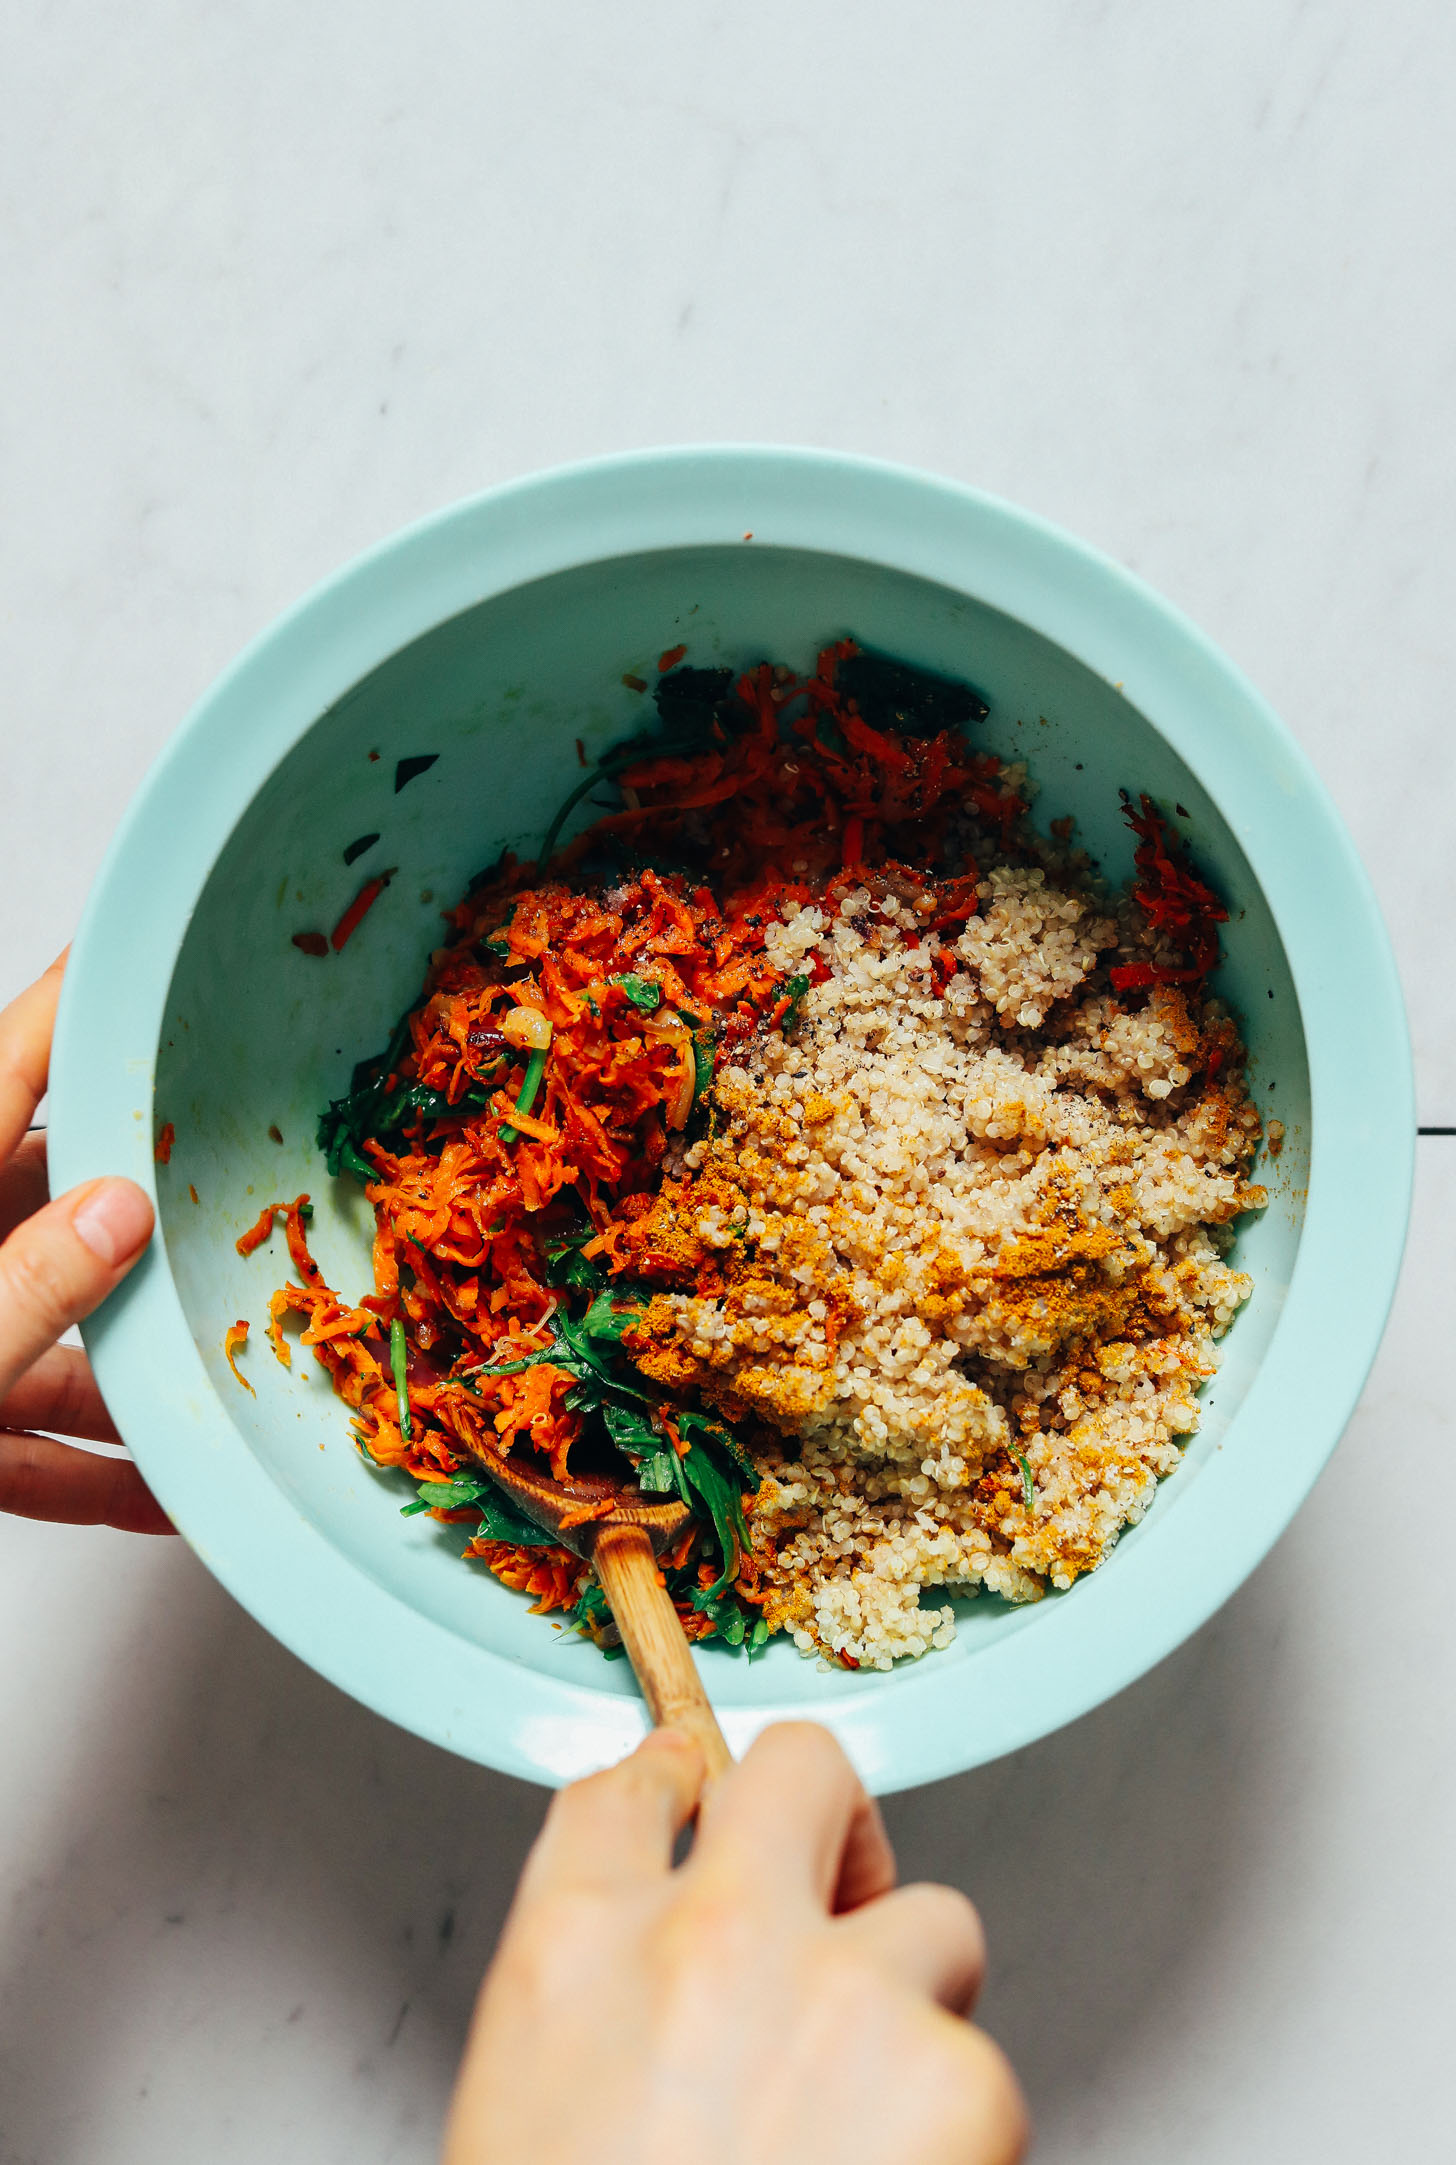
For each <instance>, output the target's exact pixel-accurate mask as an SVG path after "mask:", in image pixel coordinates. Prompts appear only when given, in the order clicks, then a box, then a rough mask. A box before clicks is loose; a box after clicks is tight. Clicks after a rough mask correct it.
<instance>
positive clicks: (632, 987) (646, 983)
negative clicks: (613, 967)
mask: <svg viewBox="0 0 1456 2165" xmlns="http://www.w3.org/2000/svg"><path fill="white" fill-rule="evenodd" d="M607 982H608V983H609V984H612V985H616V986H618V987H619V988H620V989H621V990H622V991H623V992H625V993H626V995H627V998H628V999H629V1000H630V1001H631V1002H632V1005H633V1006H634V1007H640V1008H641V1009H642V1012H643V1013H644V1015H650V1014H652V1013H653V1012H654V1010H655V1009H657V1008H659V1007H661V1005H662V987H661V985H659V984H658V982H657V979H656V978H655V977H636V976H634V975H633V974H632V972H631V971H628V973H627V974H626V976H624V977H613V978H609V979H608V980H607Z"/></svg>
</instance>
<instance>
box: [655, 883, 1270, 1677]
mask: <svg viewBox="0 0 1456 2165" xmlns="http://www.w3.org/2000/svg"><path fill="white" fill-rule="evenodd" d="M977 893H978V899H979V900H980V903H981V914H980V915H979V916H977V917H975V918H973V919H972V920H971V921H970V923H969V925H968V927H967V929H966V931H965V932H964V933H963V934H962V935H961V937H960V938H959V939H958V940H957V941H956V943H955V947H954V955H955V961H956V965H957V966H956V969H955V974H954V975H953V976H951V977H950V978H949V980H948V981H947V982H945V983H943V984H942V985H941V986H940V987H939V988H937V985H936V983H935V977H934V973H933V971H932V953H931V944H930V942H929V940H928V939H927V937H926V935H924V934H923V933H922V931H921V918H922V916H923V914H924V912H923V908H922V909H921V910H919V911H918V910H917V907H916V898H915V897H914V896H913V895H903V896H899V897H897V896H896V895H895V894H893V893H891V894H887V895H883V896H881V897H880V898H879V899H876V898H875V897H873V896H872V895H871V893H870V892H869V890H868V889H867V888H865V887H859V888H857V889H854V890H852V891H850V892H848V893H845V894H843V895H842V896H841V897H839V898H837V899H838V903H839V907H838V911H837V914H835V915H830V914H828V913H827V912H826V911H825V910H824V909H821V908H816V907H812V906H811V907H808V908H793V907H792V906H791V909H790V911H789V913H788V914H787V915H786V918H785V921H784V922H782V923H780V924H777V925H774V926H772V927H771V928H770V931H769V936H768V952H769V955H770V957H771V959H772V960H773V961H774V962H775V963H776V964H777V965H778V966H779V967H780V968H782V969H784V970H786V971H791V970H796V969H799V968H801V967H802V966H803V964H804V963H805V962H806V961H809V960H810V959H811V958H813V957H817V958H818V959H819V961H820V963H821V964H822V965H823V966H824V967H825V968H826V969H827V971H828V975H827V976H826V977H825V978H824V979H823V981H822V982H821V983H819V984H816V985H815V986H814V987H813V988H812V989H811V990H810V991H809V992H808V993H806V995H805V996H804V999H803V1003H802V1007H801V1010H800V1019H799V1023H798V1027H797V1029H796V1031H795V1032H794V1033H793V1034H792V1035H791V1036H786V1037H780V1036H768V1037H765V1038H762V1039H759V1040H757V1041H756V1042H755V1043H754V1045H753V1047H752V1049H751V1052H750V1054H749V1056H748V1058H747V1059H746V1060H745V1061H743V1062H742V1063H741V1064H737V1065H734V1066H733V1067H730V1068H728V1069H727V1070H726V1071H725V1072H724V1073H723V1074H722V1075H721V1076H720V1078H719V1079H718V1081H717V1083H716V1085H715V1092H714V1095H715V1099H716V1102H717V1105H718V1107H719V1109H720V1112H721V1116H722V1117H721V1121H720V1124H719V1127H718V1130H717V1133H716V1135H715V1136H714V1138H713V1140H711V1141H702V1142H698V1143H696V1144H694V1145H692V1146H691V1147H690V1148H688V1149H687V1150H686V1151H685V1152H683V1153H682V1157H681V1172H682V1174H683V1176H684V1186H683V1189H682V1190H681V1193H680V1195H679V1198H678V1204H679V1207H682V1206H685V1205H686V1204H687V1202H688V1200H689V1199H690V1198H691V1196H692V1193H693V1188H694V1184H695V1182H696V1181H700V1180H703V1178H704V1176H707V1179H706V1182H705V1184H706V1186H708V1187H709V1188H711V1190H712V1191H713V1193H714V1195H715V1197H717V1196H721V1191H722V1189H723V1188H724V1187H725V1186H726V1187H727V1188H728V1189H729V1190H736V1191H737V1192H739V1193H740V1194H741V1196H742V1209H741V1212H739V1213H738V1214H737V1215H732V1216H729V1215H725V1213H724V1210H723V1207H722V1203H721V1200H715V1201H714V1202H712V1203H710V1204H708V1205H707V1206H706V1207H705V1208H704V1210H703V1211H702V1213H701V1215H700V1216H699V1217H698V1219H697V1221H696V1229H697V1231H698V1232H699V1233H700V1235H701V1237H702V1238H703V1239H704V1240H705V1241H706V1242H708V1243H709V1244H710V1245H712V1246H714V1247H716V1248H719V1249H722V1250H731V1249H733V1248H735V1247H736V1248H737V1249H738V1250H739V1252H740V1253H741V1254H742V1255H743V1263H742V1268H741V1270H740V1271H739V1272H738V1273H737V1274H736V1275H735V1277H734V1280H733V1283H732V1287H731V1290H730V1291H729V1292H728V1293H727V1295H726V1296H724V1297H722V1298H719V1299H716V1300H705V1299H697V1298H692V1297H688V1296H684V1295H676V1296H669V1297H667V1298H666V1299H665V1300H662V1301H660V1302H659V1303H657V1304H656V1314H655V1321H656V1322H657V1324H658V1326H659V1329H660V1328H661V1325H662V1322H663V1320H664V1314H665V1313H669V1314H670V1319H671V1328H672V1331H673V1333H674V1334H675V1341H676V1347H677V1349H678V1350H679V1351H680V1353H681V1355H682V1356H684V1357H685V1358H684V1359H683V1361H682V1362H681V1363H680V1364H674V1365H673V1366H672V1368H671V1371H670V1372H671V1374H672V1376H673V1380H674V1381H675V1382H676V1383H678V1384H681V1383H683V1382H686V1381H689V1380H691V1381H693V1382H695V1383H696V1384H697V1385H698V1386H699V1387H700V1388H701V1389H702V1390H703V1391H704V1392H705V1393H706V1394H707V1395H709V1396H710V1397H711V1398H712V1399H713V1400H714V1401H715V1403H717V1404H718V1405H719V1406H720V1407H722V1408H723V1410H724V1411H725V1412H727V1413H729V1414H730V1415H733V1416H735V1417H737V1418H743V1417H744V1416H745V1415H747V1416H751V1417H755V1418H756V1419H757V1421H758V1422H760V1423H762V1424H764V1426H765V1427H766V1428H767V1429H769V1430H771V1431H774V1432H777V1434H778V1435H780V1436H781V1437H782V1439H783V1442H782V1447H781V1449H779V1450H778V1451H773V1450H768V1451H765V1453H764V1462H765V1479H764V1482H763V1486H762V1488H761V1489H760V1491H759V1496H758V1502H757V1507H756V1509H755V1511H754V1514H753V1519H752V1529H753V1537H754V1544H755V1548H756V1550H757V1552H758V1554H759V1555H760V1556H761V1558H762V1559H763V1561H764V1566H765V1572H764V1575H765V1581H766V1583H767V1584H768V1585H769V1587H770V1589H771V1591H770V1594H769V1598H768V1600H767V1602H766V1604H765V1608H764V1614H765V1617H766V1618H767V1620H768V1621H769V1622H770V1624H771V1625H773V1626H783V1627H784V1628H786V1629H788V1630H789V1631H791V1632H792V1633H793V1636H794V1640H795V1643H796V1644H797V1645H798V1646H799V1647H800V1648H801V1649H802V1650H803V1651H804V1652H805V1653H811V1652H816V1651H817V1652H821V1653H825V1654H829V1655H833V1656H836V1657H838V1658H839V1659H840V1660H841V1661H842V1660H843V1659H844V1658H845V1657H848V1658H849V1659H850V1660H851V1661H853V1662H854V1663H856V1664H858V1665H861V1666H867V1667H874V1668H881V1669H887V1668H889V1667H890V1666H891V1665H892V1664H893V1663H894V1661H895V1660H897V1659H898V1658H900V1657H903V1656H907V1655H916V1654H923V1653H924V1652H925V1651H926V1650H927V1649H928V1648H929V1647H932V1646H945V1645H946V1644H948V1643H949V1641H950V1639H951V1638H952V1637H953V1636H954V1631H955V1624H954V1615H953V1611H952V1609H951V1607H950V1606H949V1604H948V1603H946V1604H944V1605H941V1604H934V1603H922V1600H921V1590H922V1588H937V1589H944V1590H947V1591H955V1592H959V1593H977V1592H979V1591H980V1590H981V1589H982V1588H986V1589H989V1590H990V1591H992V1592H994V1593H998V1594H1001V1595H1004V1596H1006V1597H1007V1598H1009V1599H1011V1600H1014V1601H1025V1600H1034V1599H1036V1598H1037V1597H1038V1596H1039V1595H1040V1594H1042V1593H1043V1592H1044V1591H1045V1589H1046V1588H1047V1586H1048V1585H1050V1586H1054V1587H1058V1588H1065V1587H1068V1586H1070V1585H1071V1584H1072V1581H1073V1579H1074V1578H1075V1577H1076V1576H1077V1574H1078V1573H1079V1572H1083V1571H1088V1570H1091V1569H1092V1568H1094V1567H1095V1566H1096V1565H1097V1564H1098V1563H1100V1562H1101V1561H1102V1559H1103V1558H1104V1557H1105V1555H1106V1554H1107V1552H1108V1550H1109V1549H1110V1548H1111V1546H1112V1545H1113V1543H1114V1542H1115V1541H1116V1540H1117V1537H1118V1535H1119V1533H1120V1532H1121V1531H1122V1529H1123V1528H1124V1527H1125V1526H1128V1525H1131V1524H1134V1523H1135V1522H1136V1521H1137V1520H1138V1519H1140V1518H1141V1517H1142V1515H1143V1513H1144V1512H1145V1511H1146V1510H1147V1508H1148V1506H1149V1504H1150V1503H1151V1502H1152V1499H1153V1495H1154V1492H1155V1490H1156V1487H1157V1482H1158V1479H1159V1477H1160V1476H1161V1475H1164V1474H1167V1473H1171V1472H1172V1470H1173V1468H1174V1467H1175V1466H1176V1465H1177V1463H1178V1459H1179V1445H1178V1439H1179V1438H1181V1437H1186V1436H1188V1435H1189V1434H1191V1433H1192V1431H1193V1430H1194V1429H1196V1427H1197V1425H1198V1402H1197V1398H1196V1396H1195V1391H1196V1387H1197V1385H1198V1384H1199V1383H1200V1382H1202V1381H1203V1380H1204V1379H1205V1378H1207V1377H1208V1376H1210V1375H1212V1373H1213V1371H1214V1367H1215V1364H1216V1359H1217V1355H1216V1351H1215V1342H1216V1340H1217V1339H1218V1338H1219V1337H1220V1336H1221V1335H1222V1333H1223V1332H1224V1331H1225V1330H1227V1328H1228V1326H1229V1324H1230V1322H1231V1321H1232V1320H1233V1317H1234V1314H1235V1312H1236V1310H1237V1309H1238V1307H1239V1305H1240V1303H1241V1302H1242V1301H1244V1300H1246V1299H1247V1298H1248V1296H1249V1294H1250V1292H1251V1291H1252V1281H1251V1280H1250V1279H1249V1278H1248V1277H1247V1276H1246V1275H1244V1274H1243V1273H1242V1272H1239V1271H1235V1270H1231V1269H1230V1268H1229V1266H1228V1264H1227V1263H1226V1262H1225V1261H1224V1260H1223V1252H1224V1251H1225V1250H1226V1249H1227V1246H1228V1243H1229V1235H1228V1231H1227V1228H1228V1223H1229V1221H1230V1220H1231V1219H1232V1218H1233V1217H1234V1216H1236V1215H1237V1213H1238V1212H1240V1211H1243V1210H1250V1209H1257V1208H1259V1207H1260V1206H1262V1204H1263V1203H1264V1202H1265V1201H1266V1196H1265V1193H1264V1190H1263V1189H1262V1188H1257V1187H1251V1186H1250V1185H1249V1184H1248V1182H1247V1179H1246V1175H1247V1172H1248V1168H1249V1165H1250V1161H1251V1159H1252V1156H1253V1153H1254V1151H1255V1149H1256V1147H1257V1143H1258V1138H1259V1120H1258V1115H1257V1113H1256V1112H1255V1110H1254V1108H1253V1106H1252V1105H1251V1104H1250V1102H1249V1100H1248V1098H1247V1096H1246V1095H1245V1092H1244V1089H1243V1086H1242V1082H1241V1079H1240V1077H1239V1075H1238V1073H1237V1070H1236V1068H1235V1067H1234V1065H1233V1062H1234V1061H1235V1060H1236V1059H1237V1058H1238V1056H1239V1048H1238V1045H1237V1040H1236V1037H1235V1034H1234V1031H1233V1027H1232V1025H1231V1023H1230V1022H1229V1020H1228V1018H1227V1017H1226V1016H1225V1015H1224V1014H1223V1013H1222V1011H1221V1010H1220V1009H1219V1007H1218V1005H1217V1003H1216V1002H1214V1001H1211V1000H1210V1001H1205V1002H1202V1003H1201V1004H1200V1005H1199V1006H1197V1007H1195V1008H1192V1009H1191V1008H1190V1003H1189V1001H1188V999H1187V998H1186V997H1185V995H1184V993H1183V992H1182V991H1181V990H1178V989H1176V988H1171V987H1167V988H1165V987H1157V988H1154V990H1153V991H1152V993H1151V996H1150V998H1149V1000H1148V1004H1147V1006H1146V1008H1145V1009H1143V1010H1142V1011H1141V1012H1136V1013H1134V1012H1129V1011H1128V1010H1127V1008H1126V1007H1125V1005H1124V1004H1123V1003H1122V1002H1120V1001H1118V1000H1117V999H1116V998H1115V997H1113V996H1112V995H1110V994H1109V992H1108V990H1107V985H1106V979H1105V974H1104V975H1102V976H1099V975H1098V972H1097V965H1098V961H1099V958H1100V957H1102V956H1103V955H1105V954H1106V953H1107V952H1108V951H1109V950H1111V949H1114V948H1116V947H1117V945H1118V943H1119V926H1118V922H1117V919H1116V917H1115V916H1114V915H1113V914H1112V913H1111V912H1110V911H1109V908H1108V906H1107V904H1106V903H1105V902H1102V903H1099V902H1097V901H1095V900H1094V899H1092V898H1091V897H1089V896H1088V895H1087V894H1085V893H1081V892H1078V891H1077V889H1076V888H1075V887H1074V886H1073V885H1071V884H1070V883H1067V882H1063V883H1060V884H1056V883H1053V881H1052V880H1050V879H1049V878H1048V876H1047V874H1046V872H1045V871H1043V870H1042V869H1041V868H1040V867H1032V868H1020V869H1012V868H1010V867H992V868H991V869H990V870H989V871H988V873H987V876H986V877H985V879H984V880H982V881H981V883H980V885H979V887H978V890H977ZM1126 937H1127V939H1128V940H1129V941H1132V940H1134V939H1135V938H1136V934H1135V932H1134V931H1133V930H1132V928H1131V927H1128V928H1127V929H1126ZM1215 1047H1216V1048H1218V1049H1219V1052H1220V1054H1221V1056H1222V1057H1221V1059H1220V1062H1219V1065H1218V1073H1217V1079H1215V1080H1214V1081H1212V1082H1209V1081H1207V1080H1206V1078H1205V1077H1204V1076H1201V1075H1200V1076H1198V1079H1197V1080H1195V1076H1196V1074H1197V1072H1198V1070H1200V1069H1204V1068H1206V1066H1207V1061H1208V1055H1209V1053H1210V1051H1211V1050H1212V1049H1213V1048H1215ZM1028 1491H1029V1493H1028Z"/></svg>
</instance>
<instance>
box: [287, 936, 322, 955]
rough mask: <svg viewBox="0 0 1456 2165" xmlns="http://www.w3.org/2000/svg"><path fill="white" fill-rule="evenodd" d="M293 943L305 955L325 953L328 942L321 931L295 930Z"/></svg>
mask: <svg viewBox="0 0 1456 2165" xmlns="http://www.w3.org/2000/svg"><path fill="white" fill-rule="evenodd" d="M293 944H294V946H295V947H296V948H298V949H299V951H300V953H302V954H305V955H326V954H327V953H328V951H329V943H328V940H327V939H326V938H325V936H324V934H323V933H322V932H295V933H294V935H293Z"/></svg>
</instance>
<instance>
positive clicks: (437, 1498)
mask: <svg viewBox="0 0 1456 2165" xmlns="http://www.w3.org/2000/svg"><path fill="white" fill-rule="evenodd" d="M471 1504H474V1505H475V1506H476V1507H477V1509H478V1510H479V1512H480V1524H479V1525H478V1526H477V1527H474V1528H473V1529H472V1533H473V1534H474V1535H479V1536H481V1537H483V1538H484V1539H485V1540H487V1541H509V1542H511V1543H512V1545H513V1546H514V1547H516V1548H524V1549H531V1548H552V1547H554V1546H555V1537H554V1536H553V1535H551V1534H549V1533H547V1532H546V1530H545V1528H544V1527H541V1526H538V1525H537V1524H536V1521H535V1520H534V1519H530V1518H527V1517H526V1515H525V1513H524V1512H523V1511H518V1510H517V1509H516V1506H515V1505H514V1504H513V1503H512V1502H511V1501H510V1500H509V1498H507V1497H505V1496H503V1495H502V1494H501V1491H500V1490H499V1489H498V1488H497V1487H496V1485H495V1483H494V1482H493V1481H492V1480H491V1478H490V1476H489V1475H488V1474H486V1473H484V1472H481V1471H479V1470H478V1469H477V1468H475V1467H472V1466H464V1467H462V1468H461V1469H460V1471H459V1472H458V1473H456V1474H452V1476H451V1478H450V1479H449V1480H448V1481H422V1482H421V1483H420V1485H419V1492H418V1494H417V1495H416V1497H415V1500H414V1502H413V1503H407V1504H406V1505H405V1506H404V1508H403V1510H402V1511H401V1513H400V1516H401V1517H402V1518H413V1517H414V1515H415V1514H416V1512H419V1511H461V1510H465V1509H467V1508H468V1507H469V1506H470V1505H471Z"/></svg>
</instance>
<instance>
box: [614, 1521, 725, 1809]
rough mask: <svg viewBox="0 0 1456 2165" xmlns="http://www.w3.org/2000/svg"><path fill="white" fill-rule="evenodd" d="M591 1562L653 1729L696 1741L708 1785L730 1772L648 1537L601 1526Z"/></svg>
mask: <svg viewBox="0 0 1456 2165" xmlns="http://www.w3.org/2000/svg"><path fill="white" fill-rule="evenodd" d="M592 1562H593V1563H594V1564H595V1565H596V1568H597V1577H598V1578H599V1579H600V1580H601V1582H602V1592H603V1593H604V1594H605V1595H606V1597H607V1600H608V1602H609V1604H610V1606H611V1611H612V1615H613V1617H614V1618H615V1619H616V1624H617V1629H618V1630H619V1631H620V1632H621V1634H622V1644H623V1645H624V1646H625V1647H626V1649H627V1658H628V1660H629V1661H630V1662H631V1664H632V1667H633V1669H634V1670H635V1671H636V1675H637V1681H638V1683H639V1684H640V1685H641V1686H642V1696H643V1698H644V1699H645V1700H646V1701H647V1711H648V1712H649V1714H651V1716H652V1719H653V1722H654V1724H655V1725H656V1726H657V1727H658V1728H659V1729H681V1730H683V1731H684V1732H685V1733H686V1734H687V1735H688V1736H690V1737H693V1738H695V1739H696V1741H697V1743H698V1746H699V1748H700V1749H701V1751H702V1754H703V1758H704V1759H705V1761H706V1762H707V1767H708V1779H709V1780H710V1781H711V1780H712V1779H713V1778H714V1776H715V1775H718V1774H722V1773H724V1772H725V1771H726V1770H727V1769H728V1768H729V1767H731V1766H732V1764H733V1754H732V1753H731V1752H730V1751H729V1749H728V1746H727V1743H726V1742H725V1740H724V1736H723V1732H722V1730H721V1729H720V1728H719V1727H718V1719H717V1716H716V1715H715V1714H714V1712H713V1709H712V1707H711V1706H710V1705H709V1703H708V1695H707V1693H706V1692H705V1691H704V1689H703V1680H702V1678H701V1677H700V1676H699V1675H698V1670H697V1664H696V1663H695V1661H694V1660H693V1657H692V1651H691V1649H690V1648H689V1646H688V1642H687V1634H686V1633H685V1632H684V1630H683V1628H682V1622H681V1620H680V1618H679V1616H678V1613H677V1611H676V1609H675V1608H674V1607H673V1605H672V1601H671V1599H670V1597H669V1595H668V1591H667V1588H666V1587H665V1586H664V1585H663V1583H662V1581H661V1580H660V1579H659V1577H658V1575H657V1558H656V1556H654V1554H653V1552H652V1541H651V1537H650V1536H649V1535H648V1534H647V1533H646V1531H645V1530H644V1529H643V1528H642V1527H641V1526H613V1525H607V1526H604V1527H603V1528H602V1530H601V1532H600V1533H599V1534H598V1535H597V1537H596V1540H595V1541H594V1543H593V1544H592Z"/></svg>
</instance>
